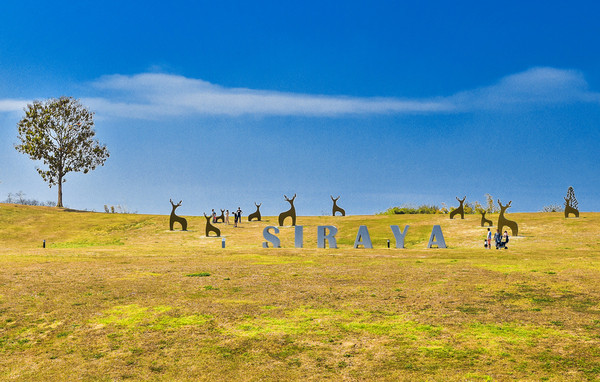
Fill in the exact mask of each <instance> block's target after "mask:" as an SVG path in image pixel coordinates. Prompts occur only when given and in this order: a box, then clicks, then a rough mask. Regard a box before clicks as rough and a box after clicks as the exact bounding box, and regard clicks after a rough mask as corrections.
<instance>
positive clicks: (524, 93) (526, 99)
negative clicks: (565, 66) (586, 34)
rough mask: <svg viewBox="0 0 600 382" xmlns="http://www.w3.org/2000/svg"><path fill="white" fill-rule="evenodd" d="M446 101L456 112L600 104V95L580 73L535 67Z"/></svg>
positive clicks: (456, 95)
mask: <svg viewBox="0 0 600 382" xmlns="http://www.w3.org/2000/svg"><path fill="white" fill-rule="evenodd" d="M446 101H448V102H450V103H451V104H452V105H454V106H455V107H456V110H457V111H458V110H462V111H474V110H497V109H505V108H509V109H514V108H523V107H529V106H534V105H549V104H572V103H597V104H600V93H597V92H592V91H590V90H589V87H588V83H587V82H586V80H585V78H584V76H583V74H582V73H581V72H579V71H575V70H562V69H555V68H533V69H529V70H527V71H525V72H521V73H517V74H513V75H509V76H506V77H504V78H502V79H501V80H500V81H498V82H497V83H496V84H494V85H492V86H487V87H482V88H479V89H474V90H468V91H464V92H460V93H457V94H455V95H453V96H450V97H447V98H446Z"/></svg>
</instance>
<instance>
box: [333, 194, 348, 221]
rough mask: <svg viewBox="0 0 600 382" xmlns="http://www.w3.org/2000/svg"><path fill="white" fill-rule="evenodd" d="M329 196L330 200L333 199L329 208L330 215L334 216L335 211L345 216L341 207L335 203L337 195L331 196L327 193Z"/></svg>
mask: <svg viewBox="0 0 600 382" xmlns="http://www.w3.org/2000/svg"><path fill="white" fill-rule="evenodd" d="M329 196H330V197H331V200H333V209H332V210H331V213H332V216H335V213H336V212H339V213H341V214H342V216H346V211H345V210H344V209H343V208H341V207H340V206H338V205H337V201H338V200H339V198H340V197H339V196H338V197H337V198H335V199H334V198H333V195H329Z"/></svg>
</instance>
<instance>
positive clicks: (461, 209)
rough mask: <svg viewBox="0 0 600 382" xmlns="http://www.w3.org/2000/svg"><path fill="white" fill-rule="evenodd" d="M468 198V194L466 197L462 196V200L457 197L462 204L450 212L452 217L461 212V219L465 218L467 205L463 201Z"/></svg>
mask: <svg viewBox="0 0 600 382" xmlns="http://www.w3.org/2000/svg"><path fill="white" fill-rule="evenodd" d="M466 198H467V197H466V196H465V197H464V198H462V200H460V199H459V198H456V200H458V202H459V203H460V206H458V207H457V208H455V209H454V210H452V212H450V219H454V215H456V214H460V218H461V219H464V218H465V207H464V205H463V203H464V202H465V199H466Z"/></svg>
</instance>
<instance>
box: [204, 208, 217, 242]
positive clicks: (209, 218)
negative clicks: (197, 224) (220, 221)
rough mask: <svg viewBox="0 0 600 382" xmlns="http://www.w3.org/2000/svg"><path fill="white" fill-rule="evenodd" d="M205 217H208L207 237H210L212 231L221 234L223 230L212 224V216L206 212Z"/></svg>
mask: <svg viewBox="0 0 600 382" xmlns="http://www.w3.org/2000/svg"><path fill="white" fill-rule="evenodd" d="M204 217H205V218H206V230H205V232H206V237H209V236H210V235H209V234H210V233H211V232H214V233H215V234H216V235H217V237H219V236H221V230H220V229H218V228H217V227H215V226H214V225H212V223H211V222H210V221H211V220H212V216H206V214H204Z"/></svg>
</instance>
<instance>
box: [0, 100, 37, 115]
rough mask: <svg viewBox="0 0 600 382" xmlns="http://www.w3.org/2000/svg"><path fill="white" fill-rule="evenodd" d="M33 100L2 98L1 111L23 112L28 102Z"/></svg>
mask: <svg viewBox="0 0 600 382" xmlns="http://www.w3.org/2000/svg"><path fill="white" fill-rule="evenodd" d="M28 102H31V101H27V100H20V99H0V113H2V112H8V113H11V112H22V111H23V108H24V107H26V106H27V103H28Z"/></svg>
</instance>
